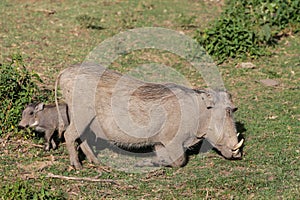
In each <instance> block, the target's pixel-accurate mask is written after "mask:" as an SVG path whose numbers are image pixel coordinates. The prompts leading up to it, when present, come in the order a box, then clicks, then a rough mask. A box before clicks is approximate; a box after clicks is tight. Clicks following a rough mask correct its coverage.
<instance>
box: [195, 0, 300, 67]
mask: <svg viewBox="0 0 300 200" xmlns="http://www.w3.org/2000/svg"><path fill="white" fill-rule="evenodd" d="M299 28H300V1H299V0H295V1H281V0H276V1H269V0H263V1H261V0H250V1H248V0H242V1H239V0H234V1H228V3H227V5H226V7H225V8H224V11H223V13H222V14H221V16H220V18H218V19H216V21H215V23H214V24H213V25H212V26H211V27H209V28H206V29H204V30H203V31H202V30H200V31H199V32H198V35H197V36H196V38H197V39H198V41H199V42H200V44H201V45H203V46H204V48H205V49H206V50H207V52H208V53H209V54H210V55H213V56H214V57H215V58H216V59H218V60H219V62H223V61H225V60H227V59H228V58H244V59H245V58H246V57H252V58H258V57H259V56H262V55H268V54H270V52H269V51H268V50H267V49H266V47H267V46H270V45H273V44H276V43H277V41H278V39H280V38H281V37H282V36H285V35H288V34H291V33H295V32H297V31H299V30H300V29H299Z"/></svg>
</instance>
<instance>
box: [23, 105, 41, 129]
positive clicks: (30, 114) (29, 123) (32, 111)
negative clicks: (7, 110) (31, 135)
mask: <svg viewBox="0 0 300 200" xmlns="http://www.w3.org/2000/svg"><path fill="white" fill-rule="evenodd" d="M41 106H43V104H42V103H40V104H38V105H37V104H29V105H28V106H26V108H25V109H24V110H23V112H22V119H21V121H20V123H19V127H21V128H26V127H35V126H37V125H38V123H39V122H38V121H37V119H36V113H37V112H38V111H39V109H40V107H41Z"/></svg>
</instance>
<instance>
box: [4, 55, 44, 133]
mask: <svg viewBox="0 0 300 200" xmlns="http://www.w3.org/2000/svg"><path fill="white" fill-rule="evenodd" d="M38 82H42V80H41V79H40V77H39V76H38V74H36V73H33V72H30V71H28V70H27V69H26V67H25V65H24V63H23V60H22V57H21V56H20V55H14V56H13V57H12V61H11V62H10V63H8V64H2V65H1V64H0V102H1V104H0V124H1V129H0V136H1V135H2V134H3V133H4V132H12V131H17V129H16V126H17V124H18V123H19V121H20V119H21V115H22V110H23V109H24V106H25V105H26V104H28V103H31V102H32V101H33V100H34V99H33V97H34V96H35V97H36V100H40V99H41V96H38V94H39V89H38V86H37V83H38Z"/></svg>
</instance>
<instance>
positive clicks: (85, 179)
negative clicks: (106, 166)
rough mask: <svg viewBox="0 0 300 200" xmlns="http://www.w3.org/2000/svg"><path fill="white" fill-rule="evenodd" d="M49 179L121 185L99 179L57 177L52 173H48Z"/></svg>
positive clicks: (109, 180)
mask: <svg viewBox="0 0 300 200" xmlns="http://www.w3.org/2000/svg"><path fill="white" fill-rule="evenodd" d="M46 177H47V178H59V179H64V180H72V181H90V182H105V183H112V184H116V185H120V184H119V183H117V182H116V181H114V180H112V179H97V178H88V177H73V176H61V175H55V174H52V173H48V175H47V176H46Z"/></svg>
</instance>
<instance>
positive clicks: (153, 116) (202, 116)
mask: <svg viewBox="0 0 300 200" xmlns="http://www.w3.org/2000/svg"><path fill="white" fill-rule="evenodd" d="M58 84H59V86H60V89H61V92H62V96H63V98H64V101H65V102H66V103H67V104H68V106H69V109H70V113H71V117H70V119H71V121H70V125H69V126H68V128H67V130H66V132H65V140H66V146H67V149H68V151H69V154H70V162H71V165H73V166H74V167H75V168H76V169H80V168H81V164H80V162H79V160H78V155H77V151H76V148H75V146H74V142H75V141H76V140H77V139H78V138H80V139H82V138H87V137H88V136H89V135H88V134H90V131H91V130H92V132H93V133H95V134H96V136H97V137H99V138H101V139H105V140H107V141H109V142H111V143H113V144H116V145H118V146H122V147H135V148H140V147H145V146H153V147H154V149H155V152H156V154H157V157H156V158H155V159H154V160H152V161H151V163H152V164H153V165H154V166H172V167H177V166H183V165H184V164H185V163H186V155H185V150H186V149H187V148H189V147H191V146H192V145H194V144H196V143H198V142H199V141H201V140H202V139H204V138H206V139H207V140H208V141H209V142H210V143H211V144H212V146H213V147H214V148H216V149H217V150H218V151H219V152H220V153H221V154H222V155H223V156H224V157H225V158H228V159H239V158H241V157H242V153H241V150H240V147H241V146H242V144H243V140H241V141H240V142H239V141H238V137H237V131H236V128H235V122H234V119H233V113H234V112H235V111H236V110H237V108H236V107H235V106H234V105H233V103H232V100H231V96H230V95H229V94H228V93H227V92H226V91H216V90H196V89H190V88H187V87H183V86H180V85H176V84H156V83H145V82H142V81H140V80H136V79H133V78H131V77H129V76H126V75H122V74H120V73H117V72H114V71H110V70H107V69H103V68H101V67H99V66H87V67H70V68H67V69H65V70H64V71H62V72H61V73H60V75H59V77H58V79H57V82H56V85H58ZM84 135H85V136H84ZM86 147H87V148H86V149H83V152H84V153H85V154H86V156H87V158H88V159H89V160H95V159H96V158H95V156H94V154H91V152H92V151H91V150H90V149H89V147H88V145H87V146H86Z"/></svg>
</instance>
